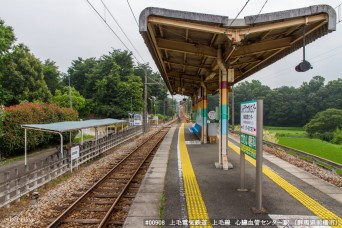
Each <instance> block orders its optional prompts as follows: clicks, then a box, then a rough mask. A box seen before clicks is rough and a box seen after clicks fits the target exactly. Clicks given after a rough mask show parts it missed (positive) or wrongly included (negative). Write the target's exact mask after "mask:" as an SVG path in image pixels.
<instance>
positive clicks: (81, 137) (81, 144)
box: [81, 129, 83, 145]
mask: <svg viewBox="0 0 342 228" xmlns="http://www.w3.org/2000/svg"><path fill="white" fill-rule="evenodd" d="M81 145H83V129H81Z"/></svg>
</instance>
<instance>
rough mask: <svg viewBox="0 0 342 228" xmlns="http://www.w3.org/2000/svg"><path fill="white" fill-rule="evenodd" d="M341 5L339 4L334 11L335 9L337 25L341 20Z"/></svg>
mask: <svg viewBox="0 0 342 228" xmlns="http://www.w3.org/2000/svg"><path fill="white" fill-rule="evenodd" d="M341 5H342V3H340V4H339V5H338V6H336V7H335V8H334V9H337V22H336V24H339V23H340V22H341V21H342V19H341Z"/></svg>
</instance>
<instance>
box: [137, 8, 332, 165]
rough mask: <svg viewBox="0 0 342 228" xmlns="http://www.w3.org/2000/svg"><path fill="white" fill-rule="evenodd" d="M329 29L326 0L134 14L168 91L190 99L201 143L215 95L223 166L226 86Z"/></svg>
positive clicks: (157, 9) (205, 140)
mask: <svg viewBox="0 0 342 228" xmlns="http://www.w3.org/2000/svg"><path fill="white" fill-rule="evenodd" d="M218 7H220V6H218ZM335 29H336V12H335V10H334V9H333V8H332V7H330V6H328V5H315V6H310V7H305V8H299V9H293V10H286V11H279V12H274V13H265V14H259V15H251V16H246V17H244V18H243V19H234V18H233V19H232V18H229V17H227V16H218V15H209V14H202V13H194V12H185V11H177V10H169V9H162V8H146V9H145V10H143V11H142V12H141V14H140V18H139V30H140V33H141V35H142V37H143V39H144V41H145V43H146V45H147V47H148V49H149V51H150V53H151V55H152V57H153V59H154V61H155V63H156V65H157V67H158V69H159V71H160V73H161V75H162V77H163V79H164V81H165V83H166V85H167V87H168V89H169V91H170V93H171V94H172V95H175V94H181V95H186V96H189V97H191V98H192V101H193V111H194V112H196V123H197V124H198V125H200V126H201V141H202V143H207V127H206V125H207V94H215V93H219V94H220V96H219V97H220V103H219V104H220V107H219V113H220V130H219V135H220V137H219V138H220V140H219V162H218V164H219V165H220V166H222V167H223V168H224V169H228V157H227V139H228V138H227V137H228V136H227V134H228V93H229V91H230V90H231V86H233V85H234V84H235V83H237V82H239V81H241V80H243V79H246V78H247V77H249V76H251V75H252V74H254V73H256V72H257V71H259V70H261V69H263V68H265V67H267V66H269V65H271V64H272V63H274V62H276V61H278V60H279V59H281V58H283V57H285V56H287V55H289V54H291V53H292V52H294V51H296V50H298V49H300V48H302V47H303V45H306V44H308V43H311V42H313V41H315V40H316V39H318V38H320V37H322V36H324V35H327V34H328V33H330V32H332V31H335ZM303 38H304V39H303ZM303 41H305V42H303ZM298 61H300V60H298Z"/></svg>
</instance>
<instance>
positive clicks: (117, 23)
mask: <svg viewBox="0 0 342 228" xmlns="http://www.w3.org/2000/svg"><path fill="white" fill-rule="evenodd" d="M101 2H102V5H103V6H104V7H105V9H106V10H107V11H108V13H109V15H110V16H111V18H112V19H113V20H114V22H115V23H116V25H117V26H118V27H119V28H120V30H121V32H122V33H123V34H124V36H125V37H126V39H127V40H128V42H129V43H130V44H131V45H132V47H133V49H134V50H135V51H136V53H137V54H138V55H139V57H140V59H141V60H142V61H143V62H145V60H144V58H143V57H142V56H141V55H140V53H139V51H138V50H137V49H136V48H135V46H134V44H133V43H132V41H131V40H130V39H129V38H128V36H127V34H126V33H125V31H124V30H123V29H122V27H121V26H120V24H119V22H118V21H117V20H116V19H115V17H114V16H113V14H112V12H111V11H110V10H109V8H108V7H107V5H106V4H105V3H104V2H103V0H101Z"/></svg>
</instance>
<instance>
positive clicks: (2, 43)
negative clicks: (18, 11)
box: [0, 19, 16, 56]
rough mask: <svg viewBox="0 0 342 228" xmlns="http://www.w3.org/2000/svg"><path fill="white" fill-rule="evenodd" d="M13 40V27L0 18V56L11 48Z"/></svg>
mask: <svg viewBox="0 0 342 228" xmlns="http://www.w3.org/2000/svg"><path fill="white" fill-rule="evenodd" d="M15 40H16V38H15V36H14V33H13V28H12V27H11V26H7V25H5V22H4V21H3V20H1V19H0V56H2V55H3V54H4V53H6V52H8V51H9V50H10V49H11V47H12V44H13V43H14V41H15Z"/></svg>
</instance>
